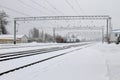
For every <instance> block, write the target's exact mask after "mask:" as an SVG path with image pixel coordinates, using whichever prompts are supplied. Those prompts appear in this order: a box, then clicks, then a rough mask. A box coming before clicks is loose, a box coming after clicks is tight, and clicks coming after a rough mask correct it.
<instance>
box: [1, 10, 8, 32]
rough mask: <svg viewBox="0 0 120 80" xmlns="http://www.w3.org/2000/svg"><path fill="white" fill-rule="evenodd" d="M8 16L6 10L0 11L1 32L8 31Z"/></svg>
mask: <svg viewBox="0 0 120 80" xmlns="http://www.w3.org/2000/svg"><path fill="white" fill-rule="evenodd" d="M7 17H8V15H7V14H6V13H5V12H4V11H0V34H7V33H8V31H7V29H6V25H7V24H8V21H7Z"/></svg>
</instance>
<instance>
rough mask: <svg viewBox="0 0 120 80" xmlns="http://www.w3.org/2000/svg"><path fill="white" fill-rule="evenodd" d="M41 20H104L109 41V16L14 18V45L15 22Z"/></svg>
mask: <svg viewBox="0 0 120 80" xmlns="http://www.w3.org/2000/svg"><path fill="white" fill-rule="evenodd" d="M43 20H106V39H107V41H109V32H110V31H109V30H110V27H111V17H110V16H109V15H83V16H41V17H17V18H14V44H16V22H17V21H43Z"/></svg>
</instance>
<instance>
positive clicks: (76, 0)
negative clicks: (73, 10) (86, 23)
mask: <svg viewBox="0 0 120 80" xmlns="http://www.w3.org/2000/svg"><path fill="white" fill-rule="evenodd" d="M75 2H76V4H77V5H78V7H79V9H80V10H81V11H82V12H83V13H84V10H83V9H82V8H81V6H80V3H79V2H78V0H75Z"/></svg>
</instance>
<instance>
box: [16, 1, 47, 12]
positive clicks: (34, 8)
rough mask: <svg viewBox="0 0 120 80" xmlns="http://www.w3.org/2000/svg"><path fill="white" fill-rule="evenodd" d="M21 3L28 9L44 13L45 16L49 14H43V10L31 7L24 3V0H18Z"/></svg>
mask: <svg viewBox="0 0 120 80" xmlns="http://www.w3.org/2000/svg"><path fill="white" fill-rule="evenodd" d="M18 1H19V2H20V3H22V4H23V5H25V6H27V7H29V8H32V9H33V10H37V11H39V12H40V13H44V14H47V13H45V12H43V11H42V10H40V9H38V8H35V7H33V6H31V5H29V4H26V3H25V2H24V1H22V0H18Z"/></svg>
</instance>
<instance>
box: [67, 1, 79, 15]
mask: <svg viewBox="0 0 120 80" xmlns="http://www.w3.org/2000/svg"><path fill="white" fill-rule="evenodd" d="M65 1H66V3H67V4H68V5H69V6H70V7H71V9H72V10H73V11H74V12H75V13H76V14H77V15H79V13H78V12H77V11H76V10H75V9H74V7H73V6H72V5H71V4H70V2H69V1H68V0H65Z"/></svg>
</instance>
